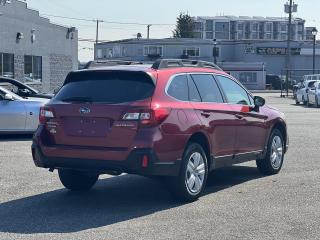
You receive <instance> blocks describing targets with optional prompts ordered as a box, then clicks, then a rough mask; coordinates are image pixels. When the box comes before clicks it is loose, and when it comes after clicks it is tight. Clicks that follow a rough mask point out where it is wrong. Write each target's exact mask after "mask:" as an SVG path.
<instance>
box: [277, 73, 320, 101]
mask: <svg viewBox="0 0 320 240" xmlns="http://www.w3.org/2000/svg"><path fill="white" fill-rule="evenodd" d="M287 74H288V76H289V77H288V80H287ZM315 74H319V75H320V69H315V70H313V69H290V70H287V69H283V70H282V71H281V76H280V79H281V87H280V90H281V96H294V94H295V92H296V90H297V87H298V84H299V83H301V82H303V81H304V79H305V76H307V75H315ZM309 78H310V80H320V77H317V76H310V77H309Z"/></svg>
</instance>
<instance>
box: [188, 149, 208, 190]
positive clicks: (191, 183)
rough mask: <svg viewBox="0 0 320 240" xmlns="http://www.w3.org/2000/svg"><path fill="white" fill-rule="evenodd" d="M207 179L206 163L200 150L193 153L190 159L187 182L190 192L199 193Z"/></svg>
mask: <svg viewBox="0 0 320 240" xmlns="http://www.w3.org/2000/svg"><path fill="white" fill-rule="evenodd" d="M204 179H205V163H204V159H203V157H202V155H201V154H200V153H199V152H194V153H193V154H191V156H190V157H189V160H188V165H187V170H186V175H185V184H186V186H187V189H188V192H189V193H190V194H193V195H195V194H198V193H199V192H200V191H201V189H202V186H203V183H204Z"/></svg>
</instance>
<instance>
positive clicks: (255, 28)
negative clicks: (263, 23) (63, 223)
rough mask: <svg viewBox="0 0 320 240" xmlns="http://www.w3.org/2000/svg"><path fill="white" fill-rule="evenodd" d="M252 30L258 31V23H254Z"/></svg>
mask: <svg viewBox="0 0 320 240" xmlns="http://www.w3.org/2000/svg"><path fill="white" fill-rule="evenodd" d="M252 31H254V32H257V31H258V23H253V24H252Z"/></svg>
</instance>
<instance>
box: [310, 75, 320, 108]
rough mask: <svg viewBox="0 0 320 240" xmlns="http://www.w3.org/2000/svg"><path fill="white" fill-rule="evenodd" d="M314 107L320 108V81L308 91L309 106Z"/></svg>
mask: <svg viewBox="0 0 320 240" xmlns="http://www.w3.org/2000/svg"><path fill="white" fill-rule="evenodd" d="M310 105H314V106H315V107H316V108H318V107H319V106H320V81H316V82H315V83H314V84H313V86H312V87H311V88H310V90H309V91H308V102H307V106H310Z"/></svg>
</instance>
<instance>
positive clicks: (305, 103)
mask: <svg viewBox="0 0 320 240" xmlns="http://www.w3.org/2000/svg"><path fill="white" fill-rule="evenodd" d="M302 102H303V105H307V102H308V101H306V100H305V99H304V96H302Z"/></svg>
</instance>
